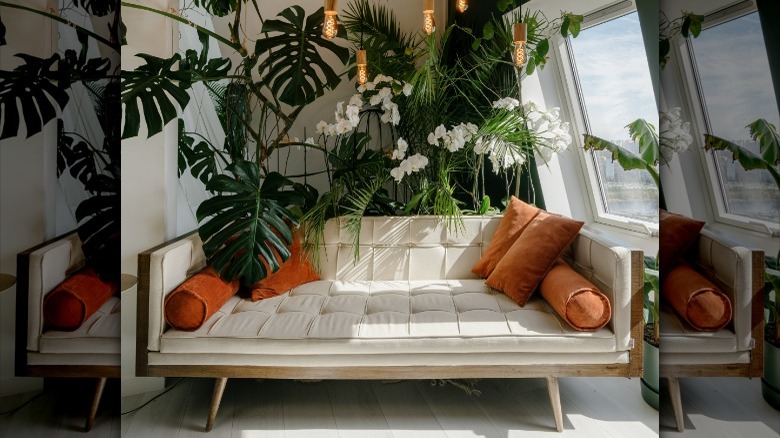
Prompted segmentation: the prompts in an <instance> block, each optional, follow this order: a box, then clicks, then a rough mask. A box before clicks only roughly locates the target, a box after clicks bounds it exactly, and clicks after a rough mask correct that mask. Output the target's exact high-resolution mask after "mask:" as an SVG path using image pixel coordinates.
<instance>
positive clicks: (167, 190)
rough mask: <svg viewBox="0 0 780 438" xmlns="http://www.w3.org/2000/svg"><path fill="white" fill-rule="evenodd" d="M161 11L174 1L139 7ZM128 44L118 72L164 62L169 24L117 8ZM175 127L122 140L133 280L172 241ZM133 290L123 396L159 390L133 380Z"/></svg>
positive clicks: (126, 264)
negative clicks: (146, 59)
mask: <svg viewBox="0 0 780 438" xmlns="http://www.w3.org/2000/svg"><path fill="white" fill-rule="evenodd" d="M143 4H144V5H145V6H151V7H155V8H158V9H163V10H166V9H168V8H170V7H173V6H176V4H175V2H169V1H167V0H154V1H145V2H143ZM122 20H123V21H124V23H125V25H126V26H127V29H128V30H127V40H128V45H126V46H123V47H122V69H123V70H132V69H134V68H136V67H137V66H138V65H141V64H142V60H141V59H140V58H137V57H136V56H135V54H136V53H148V54H151V55H155V56H159V57H168V56H170V54H172V53H174V51H175V50H176V45H175V39H174V34H175V31H176V27H175V26H174V24H173V22H172V21H171V20H169V19H167V18H165V17H163V16H160V15H155V14H151V13H147V12H143V11H140V10H137V9H132V8H127V7H123V8H122ZM176 145H177V139H176V125H175V123H171V124H169V125H168V126H167V127H166V129H165V131H164V132H162V133H160V134H157V135H155V136H154V137H152V138H149V139H147V138H146V132H145V130H144V129H143V128H142V129H141V135H140V136H138V137H135V138H132V139H128V140H123V141H122V189H121V194H122V273H125V274H131V275H138V253H140V252H143V251H145V250H147V249H149V248H152V247H154V246H156V245H159V244H160V243H162V242H164V241H166V240H168V239H171V238H173V237H175V236H174V234H175V233H174V230H175V225H176V208H175V207H176V198H175V193H176V187H177V181H176V172H177V170H176V169H177V167H176V158H177V155H176V153H177V152H176ZM136 294H137V285H136V286H133V287H132V288H130V289H128V290H126V291H124V292H123V293H122V395H123V396H127V395H132V394H137V393H141V392H146V391H150V390H154V389H159V388H161V387H162V386H163V379H160V378H139V377H135V332H136V324H135V319H136V312H135V309H136V298H137V297H136Z"/></svg>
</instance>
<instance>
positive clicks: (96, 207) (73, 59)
mask: <svg viewBox="0 0 780 438" xmlns="http://www.w3.org/2000/svg"><path fill="white" fill-rule="evenodd" d="M118 3H119V2H118V1H90V0H77V1H74V2H73V3H72V5H69V6H68V7H69V8H70V12H71V13H74V12H75V13H79V14H82V15H85V16H97V17H104V16H107V15H109V14H113V20H111V24H109V25H108V29H107V32H106V31H102V32H96V31H92V30H89V29H85V28H83V27H81V26H79V25H77V24H75V23H73V22H71V21H69V20H68V19H66V18H64V17H63V15H61V14H60V13H59V12H58V11H52V10H45V11H44V10H38V9H35V8H32V7H27V6H23V5H18V4H10V3H7V2H0V10H2V9H6V8H8V9H10V8H13V9H17V10H23V11H26V12H28V13H30V14H37V15H41V16H45V17H48V18H50V19H52V20H53V21H54V22H59V23H62V24H65V25H67V27H66V26H63V28H64V29H69V30H61V32H74V33H75V35H76V37H77V41H78V46H79V49H78V50H74V49H72V48H67V49H65V50H63V51H62V52H61V53H54V54H53V55H51V56H50V57H48V58H40V57H36V56H32V55H28V54H24V53H17V54H15V56H16V57H18V58H20V59H21V60H22V64H21V65H19V66H18V67H16V68H14V69H13V70H11V71H0V108H2V113H3V117H2V119H3V122H2V127H0V140H5V139H9V138H13V137H18V136H19V135H21V134H22V132H23V131H22V129H21V128H22V126H24V127H25V130H24V133H25V135H26V136H27V138H30V137H32V136H33V135H36V134H38V133H39V132H41V130H42V129H43V127H44V126H45V125H46V124H48V123H50V122H53V121H54V120H55V119H56V120H57V128H58V129H57V131H58V135H57V175H58V176H62V175H63V174H64V173H66V172H67V173H69V174H70V175H71V176H72V177H73V178H74V179H75V180H77V181H78V182H79V183H81V185H82V187H83V189H84V191H85V192H86V193H87V195H88V196H87V197H86V199H84V200H83V201H81V202H80V203H79V204H78V207H77V208H76V211H75V216H76V220H77V222H78V224H79V225H78V234H79V238H80V239H81V242H82V247H83V251H84V255H85V257H86V259H87V264H89V265H90V266H92V267H93V268H94V269H95V270H96V271H97V272H98V273H99V274H100V275H101V276H102V277H104V278H105V279H107V280H116V279H117V277H118V270H117V269H116V267H117V266H118V265H119V257H120V254H119V249H120V247H121V246H120V241H119V239H120V225H119V168H120V164H119V158H120V141H119V140H120V138H119V126H120V119H119V115H118V113H117V112H116V111H115V108H116V106H117V105H118V104H119V81H118V76H117V75H116V72H117V71H118V66H117V65H116V64H115V63H114V62H112V59H117V60H118V58H119V56H118V52H119V46H120V45H119V28H120V26H119V14H118V13H117V6H118ZM4 29H5V26H4V25H3V24H2V22H0V45H5V44H6V43H7V41H6V37H5V35H4ZM95 44H100V45H103V46H105V47H107V48H109V49H110V50H112V51H114V53H113V54H112V55H110V56H109V57H102V56H98V57H90V56H89V55H88V53H89V52H88V50H89V48H90V46H91V45H95ZM76 87H83V88H84V90H85V91H86V95H87V96H88V97H89V102H90V103H91V104H92V107H93V109H94V113H95V115H96V116H97V122H98V124H99V126H95V127H91V128H94V129H92V131H94V132H100V133H101V136H102V139H101V140H96V139H95V138H93V137H94V136H87V135H85V133H80V132H77V130H76V129H73V128H72V127H70V128H68V127H66V125H65V123H63V119H62V111H63V110H66V108H67V106H68V104H69V103H70V102H71V100H72V99H71V94H72V90H74V89H75V88H76ZM81 105H82V108H84V106H85V105H84V104H83V103H82V104H81Z"/></svg>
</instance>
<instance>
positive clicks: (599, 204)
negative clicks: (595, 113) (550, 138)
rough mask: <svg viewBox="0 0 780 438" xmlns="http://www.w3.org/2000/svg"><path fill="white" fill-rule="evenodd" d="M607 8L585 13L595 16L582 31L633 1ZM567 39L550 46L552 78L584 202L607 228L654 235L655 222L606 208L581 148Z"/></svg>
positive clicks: (580, 107) (579, 106)
mask: <svg viewBox="0 0 780 438" xmlns="http://www.w3.org/2000/svg"><path fill="white" fill-rule="evenodd" d="M610 7H612V5H607V6H604V7H602V8H599V9H596V10H595V11H592V12H590V13H588V14H586V16H587V15H595V16H597V18H594V19H592V20H587V21H585V22H584V23H582V30H585V29H588V28H591V27H594V26H598V25H600V24H603V23H605V22H607V21H610V20H613V19H616V18H620V17H623V16H625V15H628V14H631V13H634V12H637V8H636V4H635V2H634V1H632V2H631V4H630V5H626V6H625V7H623V8H620V9H618V10H615V11H611V12H610V13H607V14H605V13H603V12H602V11H604V10H605V9H608V8H610ZM569 38H570V37H567V38H562V37H561V38H556V39H555V44H554V46H555V49H556V50H555V51H554V54H555V56H556V57H557V63H558V68H557V71H558V76H557V78H556V79H557V81H558V86H559V89H560V90H561V93H560V94H561V103H562V106H564V107H565V108H563V109H562V111H564V112H566V113H567V116H568V119H569V121H570V126H571V129H572V134H573V137H574V138H575V140H574V144H575V145H576V147H575V149H576V151H577V152H576V153H577V159H578V161H579V165H580V167H581V170H582V172H583V174H584V176H585V178H584V179H585V188H586V190H583V191H584V192H586V194H587V197H588V202H587V204H589V206H590V210H591V213H592V217H593V220H594V222H596V223H598V224H603V225H607V226H609V227H615V228H620V229H623V230H628V231H632V232H635V233H639V234H642V235H645V236H650V237H657V236H658V224H657V223H653V222H646V221H641V220H638V219H634V218H630V217H627V216H621V215H617V214H612V213H609V212H608V211H607V206H606V193H605V192H604V187H603V185H602V184H601V175H600V173H599V171H598V169H597V168H596V165H595V159H594V157H593V154H591V153H588V152H587V151H585V149H584V147H583V144H582V141H583V135H584V134H585V133H586V132H587V129H586V119H585V110H584V105H585V103H584V101H583V99H582V92H581V89H580V82H579V78H578V76H577V66H576V63H575V62H574V57H573V54H572V48H571V43H570V41H569ZM649 68H650V66H649V65H648V70H649ZM651 74H652V72H651ZM656 124H657V121H656Z"/></svg>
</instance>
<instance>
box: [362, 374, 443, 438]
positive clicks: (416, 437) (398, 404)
mask: <svg viewBox="0 0 780 438" xmlns="http://www.w3.org/2000/svg"><path fill="white" fill-rule="evenodd" d="M371 388H372V389H373V390H374V395H375V396H376V399H377V401H378V402H379V407H380V408H381V409H382V413H383V414H384V416H385V420H386V421H387V425H388V426H389V427H390V431H391V432H392V434H393V436H394V437H395V438H446V437H447V434H446V433H444V430H443V429H442V427H441V425H440V424H439V422H438V421H437V420H436V416H435V415H433V412H431V409H430V408H429V407H428V404H427V403H426V401H425V399H424V398H423V396H422V394H420V391H419V390H418V389H417V385H416V384H415V382H413V381H409V380H406V381H401V382H393V383H383V382H380V381H373V382H371Z"/></svg>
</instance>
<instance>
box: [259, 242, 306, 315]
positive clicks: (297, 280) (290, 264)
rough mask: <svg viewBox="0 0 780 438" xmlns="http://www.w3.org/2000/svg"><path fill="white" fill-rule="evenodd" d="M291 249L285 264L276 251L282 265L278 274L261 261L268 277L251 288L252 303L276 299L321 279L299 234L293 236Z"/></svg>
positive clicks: (275, 254)
mask: <svg viewBox="0 0 780 438" xmlns="http://www.w3.org/2000/svg"><path fill="white" fill-rule="evenodd" d="M289 248H290V258H289V259H287V261H285V262H282V260H281V257H279V254H277V253H276V250H274V256H275V257H276V260H277V261H278V262H279V263H280V267H279V270H278V271H276V272H273V273H272V272H271V268H270V266H269V265H268V262H266V261H265V260H263V259H260V261H261V262H262V263H263V265H264V266H265V268H266V269H267V270H268V276H267V277H266V278H264V279H262V280H260V281H258V282H257V283H255V284H253V285H252V286H251V287H250V289H251V290H252V301H260V300H262V299H265V298H271V297H275V296H277V295H281V294H283V293H285V292H288V291H289V290H291V289H293V288H295V287H298V286H300V285H302V284H305V283H309V282H311V281H317V280H319V279H320V276H319V275H317V270H316V269H314V266H312V264H311V262H310V261H309V259H308V258H307V257H306V253H305V252H304V251H303V246H302V245H301V239H300V235H299V234H298V232H295V234H294V235H293V243H292V245H290V246H289Z"/></svg>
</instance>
